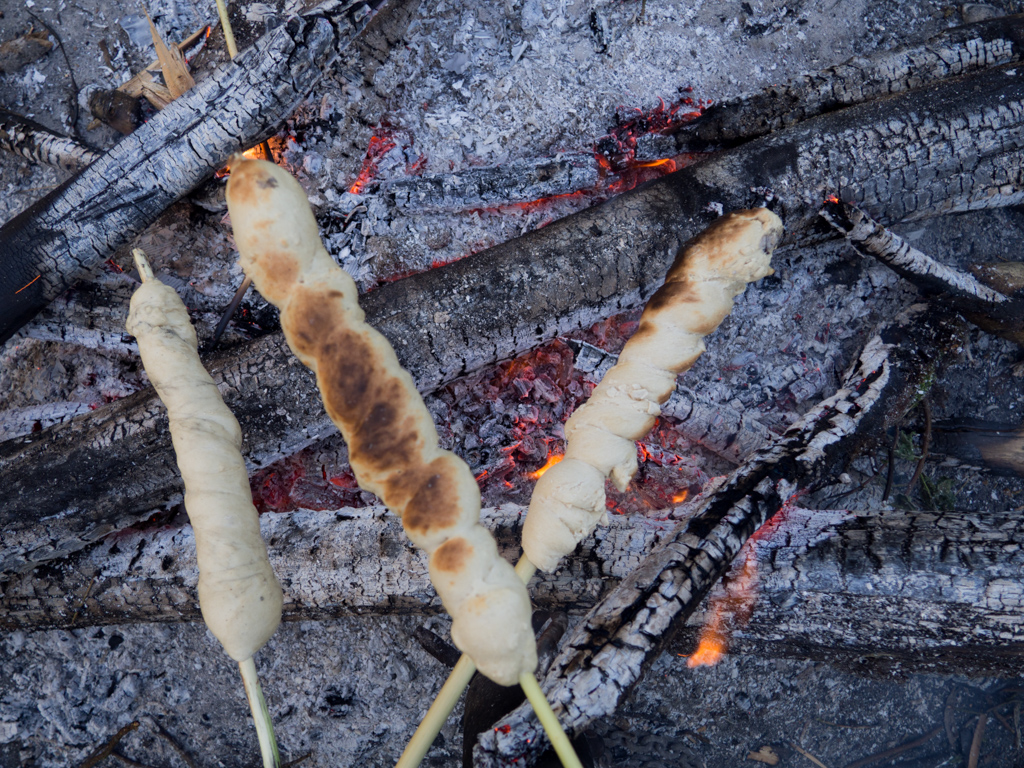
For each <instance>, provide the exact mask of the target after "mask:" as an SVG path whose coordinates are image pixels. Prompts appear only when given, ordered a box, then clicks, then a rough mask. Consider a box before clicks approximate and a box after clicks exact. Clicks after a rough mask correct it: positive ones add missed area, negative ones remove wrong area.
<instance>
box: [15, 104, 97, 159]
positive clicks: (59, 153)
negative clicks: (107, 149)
mask: <svg viewBox="0 0 1024 768" xmlns="http://www.w3.org/2000/svg"><path fill="white" fill-rule="evenodd" d="M0 149H4V150H7V151H8V152H13V153H14V154H16V155H21V156H22V157H25V158H28V159H29V160H31V161H32V162H35V163H43V164H44V165H50V166H53V167H54V168H59V169H61V170H62V171H80V170H81V169H82V168H85V167H86V166H87V165H89V164H90V163H93V162H95V161H96V160H98V159H99V158H100V157H101V156H102V154H101V153H100V152H97V151H95V150H93V149H90V148H89V147H86V146H84V145H83V144H79V143H78V142H77V141H75V140H74V139H69V138H68V137H67V136H62V135H61V134H59V133H56V132H55V131H51V130H50V129H49V128H46V127H45V126H42V125H40V124H39V123H37V122H35V121H34V120H29V119H28V118H27V117H22V116H21V115H19V114H16V113H14V112H10V111H8V110H6V109H0Z"/></svg>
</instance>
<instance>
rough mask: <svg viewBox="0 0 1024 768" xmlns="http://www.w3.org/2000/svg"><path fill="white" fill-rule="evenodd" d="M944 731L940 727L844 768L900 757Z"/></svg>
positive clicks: (942, 726)
mask: <svg viewBox="0 0 1024 768" xmlns="http://www.w3.org/2000/svg"><path fill="white" fill-rule="evenodd" d="M945 730H946V726H945V725H940V726H938V727H937V728H935V729H934V730H932V731H929V732H928V733H926V734H925V735H924V736H921V737H919V738H916V739H914V740H913V741H908V742H907V743H906V744H900V745H899V746H898V747H893V748H892V749H887V750H886V751H885V752H878V753H877V754H874V755H869V756H868V757H864V758H861V759H860V760H855V761H854V762H852V763H850V764H849V765H847V766H846V768H862V767H863V766H865V765H871V764H872V763H878V762H881V761H882V760H889V759H890V758H893V757H896V756H897V755H901V754H903V753H904V752H906V751H908V750H911V749H913V748H914V747H919V746H921V745H922V744H925V743H927V742H929V741H931V740H932V739H934V738H935V737H936V736H938V735H939V734H940V733H942V732H943V731H945Z"/></svg>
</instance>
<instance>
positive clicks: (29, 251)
mask: <svg viewBox="0 0 1024 768" xmlns="http://www.w3.org/2000/svg"><path fill="white" fill-rule="evenodd" d="M384 2H385V0H328V1H327V2H325V3H323V4H321V5H320V6H317V7H316V8H315V9H313V10H312V11H309V12H308V13H305V14H303V15H301V16H296V17H293V18H291V19H289V20H288V21H287V22H286V23H285V24H284V25H282V26H280V27H278V28H277V29H275V30H273V31H272V32H270V33H268V34H267V35H265V36H264V37H263V38H261V39H260V40H258V41H257V42H256V44H255V45H253V46H252V47H251V48H249V49H248V50H246V51H243V52H242V53H241V54H240V55H239V56H238V57H237V58H236V59H233V60H232V61H229V62H226V63H225V64H223V65H222V66H221V67H219V68H218V69H217V71H216V72H214V73H213V74H212V75H211V76H210V77H208V78H207V79H206V80H204V81H203V82H202V83H200V84H199V85H198V86H197V87H195V88H193V89H192V90H190V91H189V92H188V93H186V94H184V95H183V96H182V97H181V98H180V99H176V100H175V101H174V102H172V103H171V104H170V105H169V106H168V107H167V108H166V109H164V110H163V111H162V112H160V113H158V114H157V115H155V116H154V117H153V118H152V119H151V120H149V121H148V122H147V123H146V124H145V125H143V126H142V127H140V128H139V129H138V130H137V131H135V132H134V133H132V134H131V135H130V136H126V137H125V138H124V139H122V140H121V141H120V142H119V143H118V144H117V145H116V146H115V147H114V148H113V149H111V150H110V151H109V152H107V153H106V154H105V155H103V156H102V157H101V158H99V159H98V160H96V161H95V162H93V163H92V164H91V165H90V166H89V167H88V168H86V169H85V170H84V171H82V172H81V173H80V174H79V175H78V176H76V177H74V178H73V179H71V180H70V181H68V182H67V183H65V184H63V185H62V186H60V187H58V188H57V189H55V190H54V191H53V192H51V193H50V194H49V195H47V196H46V197H44V198H43V199H42V200H40V201H39V202H37V203H35V204H34V205H32V206H31V207H29V208H28V209H27V210H25V211H23V212H22V213H21V214H20V215H18V216H16V217H15V218H14V219H12V220H11V221H10V222H8V223H7V224H5V225H4V226H3V227H2V228H0V296H3V301H2V302H0V342H3V341H6V340H7V339H9V338H10V337H11V336H12V335H13V334H14V333H15V331H17V329H18V328H20V327H21V326H22V325H24V324H25V323H26V322H28V321H29V320H30V319H31V318H32V317H34V316H35V314H36V313H37V312H38V311H39V310H40V309H42V308H43V307H44V306H46V304H48V303H49V302H50V301H52V300H53V299H54V298H55V297H56V296H58V295H59V294H60V293H62V292H63V291H64V290H65V289H67V288H68V287H69V286H71V285H72V284H74V283H75V282H77V281H78V280H80V279H82V278H84V277H87V276H88V275H89V274H91V273H92V271H93V270H94V269H96V268H97V267H98V266H99V265H100V264H101V263H102V262H103V261H104V260H105V259H107V258H109V257H110V256H111V255H112V254H113V252H114V251H115V250H116V249H117V248H118V247H120V246H122V245H124V244H125V243H128V242H129V241H131V240H132V238H134V237H135V236H136V235H138V234H139V233H140V232H141V231H142V230H143V229H144V228H145V227H146V226H148V225H149V224H150V223H152V222H153V221H155V220H156V218H157V216H159V215H160V214H161V213H162V212H163V211H164V210H166V209H167V207H168V206H170V205H171V204H172V203H173V202H175V201H176V200H178V199H179V198H181V197H182V196H184V195H185V194H187V193H188V192H190V191H192V190H193V189H195V188H196V187H197V186H199V184H201V183H202V182H203V181H205V180H206V179H208V178H209V177H210V176H212V175H213V173H214V172H215V171H216V170H217V169H218V168H221V167H223V165H224V163H225V162H226V160H227V158H228V157H230V156H231V154H232V153H233V152H237V151H239V150H243V149H247V148H249V147H251V146H253V145H255V144H257V143H259V142H260V141H262V140H263V139H266V138H267V137H268V136H269V135H270V134H271V133H273V131H274V130H276V128H277V126H278V125H279V124H280V123H281V121H283V120H284V119H285V118H286V117H287V116H288V115H290V114H291V113H292V111H294V109H295V107H296V106H297V105H298V104H299V102H300V101H301V100H302V99H303V98H304V97H305V96H306V94H307V93H309V91H310V90H311V89H312V88H313V86H314V85H316V83H317V82H318V81H319V80H320V78H321V77H322V76H323V69H324V68H325V67H326V66H327V65H329V64H330V63H331V62H332V61H333V60H334V59H335V58H337V56H338V55H339V54H340V53H341V52H342V51H343V50H345V49H346V48H347V47H348V46H349V45H351V43H352V42H353V40H355V39H356V37H357V36H358V35H359V33H360V32H361V31H362V30H363V29H364V28H365V27H366V25H367V23H368V22H369V20H370V19H371V18H372V17H373V15H374V13H375V11H376V9H378V8H380V7H381V6H382V5H383V3H384Z"/></svg>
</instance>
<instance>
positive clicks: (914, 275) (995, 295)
mask: <svg viewBox="0 0 1024 768" xmlns="http://www.w3.org/2000/svg"><path fill="white" fill-rule="evenodd" d="M821 215H822V217H824V219H825V220H826V221H827V222H828V223H829V224H831V225H832V226H833V227H835V228H836V229H837V230H838V231H840V232H842V233H843V234H844V235H845V236H846V239H847V241H848V242H849V243H850V245H852V246H853V248H854V250H856V251H857V252H858V253H859V254H861V255H862V256H874V257H875V258H876V259H878V260H879V261H881V262H882V263H883V264H885V265H887V266H889V267H890V268H892V269H893V270H894V271H895V272H896V273H897V274H899V275H900V276H901V277H903V278H905V279H906V280H909V281H910V282H911V283H913V284H914V285H916V286H917V287H918V288H919V289H920V290H921V291H922V292H923V293H924V294H925V295H926V296H928V297H930V298H931V299H932V300H933V301H935V302H937V303H939V304H942V305H944V306H947V307H949V308H950V309H953V310H955V311H957V312H960V313H962V314H963V315H964V317H966V318H967V319H968V320H970V321H971V322H972V323H974V324H975V325H977V326H978V327H979V328H982V329H983V330H986V331H989V332H990V333H994V334H996V335H998V336H1002V337H1004V338H1007V339H1010V340H1011V341H1013V342H1015V343H1017V344H1020V345H1021V346H1024V298H1015V297H1013V296H1008V295H1005V294H1003V293H1000V292H999V291H998V290H996V289H995V288H992V287H990V286H989V285H986V284H985V283H983V282H981V281H979V280H978V279H977V278H975V277H974V276H973V275H970V274H968V273H966V272H961V271H960V270H958V269H954V268H953V267H949V266H947V265H945V264H941V263H940V262H938V261H936V260H935V259H933V258H932V257H931V256H929V255H927V254H925V253H922V252H921V251H919V250H918V249H917V248H914V247H913V246H911V245H910V244H909V243H907V242H906V241H905V240H904V239H903V238H901V237H900V236H899V235H897V234H896V233H895V232H892V231H890V230H888V229H886V228H885V227H883V226H882V225H881V224H879V223H878V222H877V221H874V220H873V219H872V218H871V217H870V216H868V215H867V214H866V213H865V212H864V211H862V210H861V209H860V208H858V207H857V206H855V205H849V204H846V203H842V202H835V203H828V204H827V205H826V206H825V207H824V208H822V211H821ZM997 269H998V266H997ZM982 274H987V272H985V271H983V272H982ZM990 279H991V278H990Z"/></svg>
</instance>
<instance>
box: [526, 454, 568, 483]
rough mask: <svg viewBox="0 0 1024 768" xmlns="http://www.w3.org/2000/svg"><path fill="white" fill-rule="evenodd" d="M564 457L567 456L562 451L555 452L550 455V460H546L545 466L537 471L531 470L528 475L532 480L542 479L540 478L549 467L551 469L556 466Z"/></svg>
mask: <svg viewBox="0 0 1024 768" xmlns="http://www.w3.org/2000/svg"><path fill="white" fill-rule="evenodd" d="M564 458H565V456H563V455H562V454H560V453H559V454H555V453H553V454H551V455H549V456H548V460H547V461H545V462H544V466H543V467H541V468H540V469H538V470H536V471H535V472H531V473H530V474H529V475H528V477H529V478H530V479H531V480H540V478H541V477H542V476H543V475H544V473H545V472H547V471H548V470H549V469H551V468H552V467H553V466H555V464H557V463H558V462H560V461H561V460H562V459H564Z"/></svg>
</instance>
